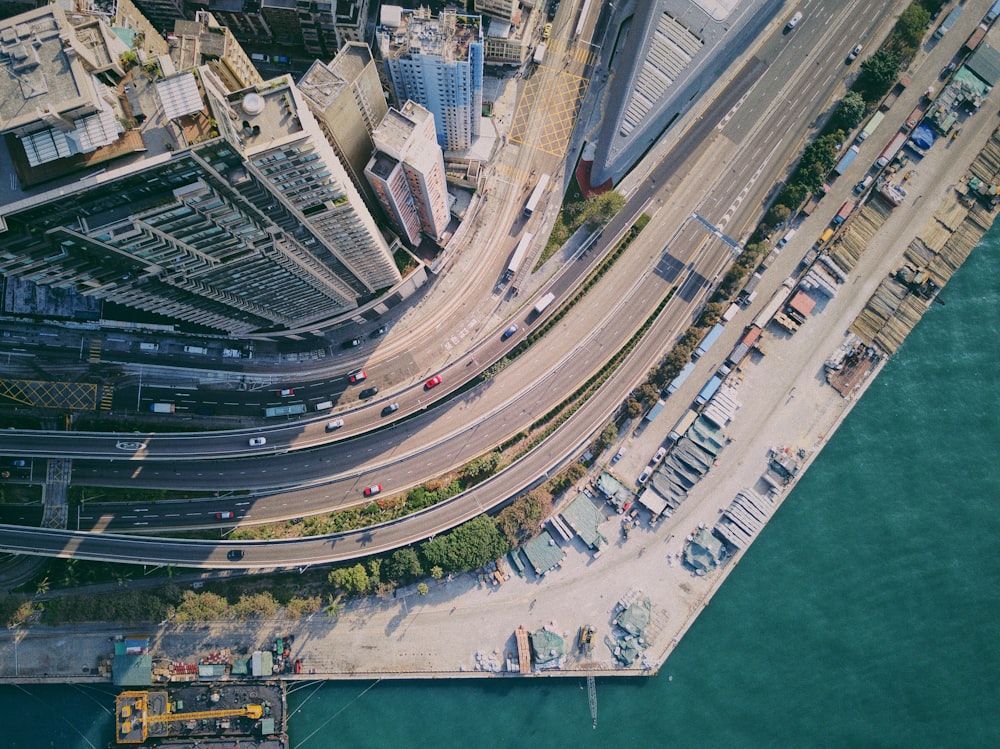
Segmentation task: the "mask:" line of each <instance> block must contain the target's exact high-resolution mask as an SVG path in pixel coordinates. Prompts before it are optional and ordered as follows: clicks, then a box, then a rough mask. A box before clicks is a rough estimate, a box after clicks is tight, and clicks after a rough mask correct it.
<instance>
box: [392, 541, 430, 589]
mask: <svg viewBox="0 0 1000 749" xmlns="http://www.w3.org/2000/svg"><path fill="white" fill-rule="evenodd" d="M385 571H386V575H388V576H389V579H390V580H401V581H407V580H415V579H416V578H418V577H421V576H422V575H423V574H424V568H423V567H422V566H421V564H420V557H418V556H417V552H415V551H414V550H413V549H412V548H410V547H409V546H407V547H405V548H402V549H396V550H395V551H394V552H392V555H391V556H390V557H389V559H388V561H387V562H386V563H385Z"/></svg>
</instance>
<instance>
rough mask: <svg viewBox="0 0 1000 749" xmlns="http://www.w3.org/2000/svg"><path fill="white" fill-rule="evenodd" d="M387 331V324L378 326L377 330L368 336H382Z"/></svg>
mask: <svg viewBox="0 0 1000 749" xmlns="http://www.w3.org/2000/svg"><path fill="white" fill-rule="evenodd" d="M388 332H389V326H388V325H383V326H382V327H381V328H379V329H378V330H376V331H374V332H373V333H372V334H371V335H370V336H369V338H379V337H381V336H384V335H385V334H386V333H388Z"/></svg>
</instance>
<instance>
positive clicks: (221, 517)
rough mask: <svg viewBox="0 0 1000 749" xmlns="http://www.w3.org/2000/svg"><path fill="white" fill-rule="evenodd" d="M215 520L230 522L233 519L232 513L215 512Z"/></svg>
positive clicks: (227, 511)
mask: <svg viewBox="0 0 1000 749" xmlns="http://www.w3.org/2000/svg"><path fill="white" fill-rule="evenodd" d="M215 519H216V520H232V519H233V513H232V512H230V511H229V510H226V511H225V512H217V513H215Z"/></svg>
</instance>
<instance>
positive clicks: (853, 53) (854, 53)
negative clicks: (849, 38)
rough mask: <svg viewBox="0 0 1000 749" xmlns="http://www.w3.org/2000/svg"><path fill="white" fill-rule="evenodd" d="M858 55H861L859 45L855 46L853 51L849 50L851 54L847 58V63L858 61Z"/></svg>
mask: <svg viewBox="0 0 1000 749" xmlns="http://www.w3.org/2000/svg"><path fill="white" fill-rule="evenodd" d="M860 54H861V45H860V44H856V45H855V46H854V49H852V50H851V54H849V55H848V56H847V61H848V62H854V61H855V60H857V59H858V55H860Z"/></svg>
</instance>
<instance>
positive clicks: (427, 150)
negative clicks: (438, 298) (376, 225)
mask: <svg viewBox="0 0 1000 749" xmlns="http://www.w3.org/2000/svg"><path fill="white" fill-rule="evenodd" d="M373 138H374V141H375V148H376V149H377V151H376V152H375V155H374V156H372V158H371V161H370V162H369V163H368V167H367V169H366V170H365V174H366V175H367V177H368V180H369V181H370V182H371V184H372V188H373V189H374V191H375V194H376V195H377V196H378V200H379V202H380V203H381V205H382V207H383V209H384V210H385V212H386V213H387V214H388V215H389V217H390V218H391V220H392V222H393V224H394V225H395V227H396V229H397V231H399V232H400V234H401V235H402V236H405V237H406V238H407V240H408V241H409V242H410V244H411V245H414V246H416V245H417V244H419V243H420V235H421V234H426V235H427V236H428V237H430V238H431V239H433V240H435V241H439V240H440V239H441V238H442V237H443V235H444V233H445V230H446V229H447V228H448V221H449V212H448V186H447V183H446V182H445V172H444V154H443V153H442V152H441V147H440V146H438V144H437V135H436V132H435V128H434V115H432V114H431V113H430V112H428V111H427V110H426V109H425V108H424V107H422V106H420V105H419V104H416V103H414V102H412V101H408V102H406V104H404V105H403V108H402V109H401V110H396V109H390V110H389V112H388V114H386V116H385V118H384V119H383V120H382V122H381V124H380V125H379V126H378V128H377V129H376V130H375V132H374V134H373Z"/></svg>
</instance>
